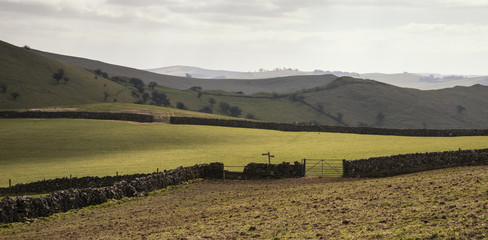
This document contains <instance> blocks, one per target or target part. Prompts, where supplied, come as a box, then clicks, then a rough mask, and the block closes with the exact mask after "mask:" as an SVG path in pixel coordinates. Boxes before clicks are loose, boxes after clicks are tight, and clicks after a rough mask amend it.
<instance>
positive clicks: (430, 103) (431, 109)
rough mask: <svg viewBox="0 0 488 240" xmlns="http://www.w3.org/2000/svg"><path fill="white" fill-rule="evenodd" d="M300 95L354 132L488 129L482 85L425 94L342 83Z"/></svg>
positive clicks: (363, 82) (377, 84)
mask: <svg viewBox="0 0 488 240" xmlns="http://www.w3.org/2000/svg"><path fill="white" fill-rule="evenodd" d="M300 95H301V96H303V97H304V101H305V102H307V103H309V104H310V105H312V106H315V107H317V108H320V109H323V112H326V113H329V114H330V115H335V116H340V119H341V120H342V121H343V122H344V123H346V124H348V125H349V126H374V127H385V128H488V121H487V119H488V108H486V106H487V105H488V98H487V96H488V87H486V86H482V85H474V86H472V87H454V88H448V89H441V90H430V91H421V90H417V89H407V88H400V87H396V86H393V85H389V84H385V83H380V82H377V81H371V80H362V79H354V78H348V77H343V78H339V79H337V80H335V81H334V82H332V83H330V84H328V85H326V86H324V87H321V88H316V89H314V90H313V91H306V92H304V93H302V94H300Z"/></svg>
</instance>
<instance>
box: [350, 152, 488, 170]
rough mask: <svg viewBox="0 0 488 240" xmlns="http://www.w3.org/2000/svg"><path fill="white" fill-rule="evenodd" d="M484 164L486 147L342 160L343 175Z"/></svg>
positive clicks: (487, 162) (487, 155)
mask: <svg viewBox="0 0 488 240" xmlns="http://www.w3.org/2000/svg"><path fill="white" fill-rule="evenodd" d="M479 165H488V149H480V150H462V151H461V150H459V151H446V152H431V153H413V154H404V155H395V156H388V157H376V158H369V159H361V160H353V161H346V160H344V161H343V171H344V172H343V176H344V177H386V176H393V175H398V174H404V173H412V172H420V171H426V170H432V169H439V168H447V167H457V166H479Z"/></svg>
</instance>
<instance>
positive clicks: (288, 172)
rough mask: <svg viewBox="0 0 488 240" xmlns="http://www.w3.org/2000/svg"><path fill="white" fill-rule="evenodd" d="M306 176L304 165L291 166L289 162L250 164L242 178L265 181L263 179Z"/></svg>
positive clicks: (245, 168)
mask: <svg viewBox="0 0 488 240" xmlns="http://www.w3.org/2000/svg"><path fill="white" fill-rule="evenodd" d="M303 176H305V169H304V165H303V164H301V163H299V162H295V163H294V165H291V164H290V163H288V162H283V163H280V164H266V163H249V164H248V165H247V166H246V167H244V172H243V173H242V178H244V179H263V178H294V177H303Z"/></svg>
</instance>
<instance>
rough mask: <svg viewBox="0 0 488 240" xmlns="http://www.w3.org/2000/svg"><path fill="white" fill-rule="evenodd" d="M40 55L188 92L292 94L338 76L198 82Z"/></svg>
mask: <svg viewBox="0 0 488 240" xmlns="http://www.w3.org/2000/svg"><path fill="white" fill-rule="evenodd" d="M38 52H39V53H41V54H43V55H46V56H49V57H52V58H55V59H58V60H61V61H65V62H68V63H72V64H74V65H77V66H79V67H82V68H85V69H90V70H96V69H101V70H102V71H104V72H106V73H108V74H109V75H110V76H126V77H135V78H140V79H142V80H143V81H144V82H146V83H148V82H151V81H152V82H156V83H158V84H159V85H162V86H166V87H170V88H175V89H179V90H185V89H188V88H191V87H193V86H199V87H202V88H203V89H205V90H224V91H227V92H243V93H246V94H253V93H258V92H274V93H291V92H295V91H298V90H302V89H307V88H313V87H317V86H321V85H324V84H327V83H329V82H331V81H332V80H334V79H336V78H337V77H336V76H334V75H330V74H326V75H316V76H290V77H278V78H270V79H256V80H242V79H198V78H187V77H177V76H169V75H162V74H157V73H153V72H149V71H143V70H139V69H134V68H129V67H123V66H117V65H113V64H108V63H104V62H100V61H94V60H90V59H85V58H78V57H71V56H65V55H60V54H54V53H48V52H41V51H38Z"/></svg>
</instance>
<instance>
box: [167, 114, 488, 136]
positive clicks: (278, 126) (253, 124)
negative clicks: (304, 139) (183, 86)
mask: <svg viewBox="0 0 488 240" xmlns="http://www.w3.org/2000/svg"><path fill="white" fill-rule="evenodd" d="M170 123H171V124H191V125H209V126H223V127H240V128H258V129H269V130H279V131H290V132H336V133H354V134H372V135H396V136H419V137H420V136H428V137H455V136H488V129H446V130H441V129H389V128H372V127H341V126H327V125H305V124H294V123H274V122H258V121H248V120H231V119H209V118H197V117H171V118H170Z"/></svg>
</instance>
